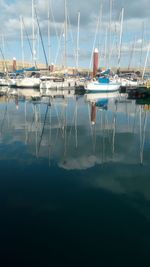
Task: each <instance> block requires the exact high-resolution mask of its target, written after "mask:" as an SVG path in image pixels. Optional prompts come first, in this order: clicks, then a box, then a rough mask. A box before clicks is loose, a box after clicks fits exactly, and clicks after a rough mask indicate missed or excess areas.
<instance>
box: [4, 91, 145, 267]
mask: <svg viewBox="0 0 150 267" xmlns="http://www.w3.org/2000/svg"><path fill="white" fill-rule="evenodd" d="M0 171H1V175H0V215H1V216H0V217H1V219H0V255H1V256H0V261H1V262H2V263H1V266H52V267H55V266H70V267H71V266H93V267H95V266H121V267H122V266H150V258H149V253H150V175H149V173H150V111H149V106H148V105H140V103H136V101H134V100H132V101H129V100H128V99H127V98H126V96H125V95H123V96H121V95H116V94H115V95H109V97H108V96H106V95H99V94H94V95H93V94H87V95H71V94H70V95H66V96H65V97H58V96H57V97H55V98H51V97H50V98H48V97H43V98H41V99H39V100H38V101H33V100H31V99H24V98H23V97H21V98H19V99H18V98H17V97H9V98H7V97H1V98H0Z"/></svg>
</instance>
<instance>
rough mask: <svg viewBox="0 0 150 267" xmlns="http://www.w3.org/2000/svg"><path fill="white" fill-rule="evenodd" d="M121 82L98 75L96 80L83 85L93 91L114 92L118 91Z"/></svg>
mask: <svg viewBox="0 0 150 267" xmlns="http://www.w3.org/2000/svg"><path fill="white" fill-rule="evenodd" d="M120 86H121V83H119V82H116V81H111V80H110V79H109V78H108V77H99V78H98V80H96V81H90V82H88V83H87V84H86V85H85V86H84V89H85V90H87V91H93V92H105V93H108V92H115V91H119V89H120Z"/></svg>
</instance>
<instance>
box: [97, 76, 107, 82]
mask: <svg viewBox="0 0 150 267" xmlns="http://www.w3.org/2000/svg"><path fill="white" fill-rule="evenodd" d="M98 82H99V83H109V78H108V77H99V78H98Z"/></svg>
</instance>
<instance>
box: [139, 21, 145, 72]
mask: <svg viewBox="0 0 150 267" xmlns="http://www.w3.org/2000/svg"><path fill="white" fill-rule="evenodd" d="M143 37H144V21H142V42H141V53H140V69H141V62H142V52H143Z"/></svg>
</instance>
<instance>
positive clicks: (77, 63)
mask: <svg viewBox="0 0 150 267" xmlns="http://www.w3.org/2000/svg"><path fill="white" fill-rule="evenodd" d="M79 25H80V12H78V28H77V58H76V68H77V69H78V67H79Z"/></svg>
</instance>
